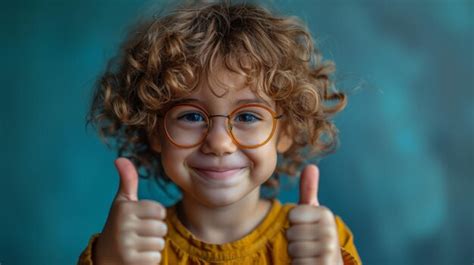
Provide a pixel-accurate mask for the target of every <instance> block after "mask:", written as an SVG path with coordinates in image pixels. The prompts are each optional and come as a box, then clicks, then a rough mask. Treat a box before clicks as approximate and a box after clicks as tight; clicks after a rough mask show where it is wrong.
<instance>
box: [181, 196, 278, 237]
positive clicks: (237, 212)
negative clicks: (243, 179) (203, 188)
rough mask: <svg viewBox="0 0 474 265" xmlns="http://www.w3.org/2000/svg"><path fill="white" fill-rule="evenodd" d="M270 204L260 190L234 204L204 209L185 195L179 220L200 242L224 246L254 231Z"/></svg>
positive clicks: (203, 206) (204, 206)
mask: <svg viewBox="0 0 474 265" xmlns="http://www.w3.org/2000/svg"><path fill="white" fill-rule="evenodd" d="M270 204H271V203H270V202H268V201H265V200H261V199H260V189H258V188H257V189H255V190H254V191H252V192H251V193H250V194H248V195H247V196H245V197H244V198H242V199H241V200H239V201H237V202H235V203H232V204H230V205H225V206H218V207H216V206H208V205H203V204H201V203H199V202H198V201H197V200H195V199H194V198H192V197H189V196H186V195H183V200H182V202H181V203H180V204H179V205H178V218H179V219H180V221H181V222H182V223H183V225H184V226H185V227H186V228H187V229H188V230H189V231H190V232H191V233H192V234H193V235H194V236H195V237H197V238H198V239H200V240H202V241H204V242H207V243H212V244H223V243H228V242H232V241H235V240H238V239H240V238H242V237H244V236H245V235H247V234H249V233H250V232H251V231H252V230H253V229H255V227H257V225H258V224H259V223H260V222H261V221H262V220H263V218H264V217H265V215H266V214H267V212H268V211H269V209H270V206H271V205H270ZM249 217H250V218H249Z"/></svg>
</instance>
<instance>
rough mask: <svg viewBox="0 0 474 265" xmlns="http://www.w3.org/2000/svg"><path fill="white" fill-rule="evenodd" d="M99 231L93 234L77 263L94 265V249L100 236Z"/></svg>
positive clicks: (79, 264)
mask: <svg viewBox="0 0 474 265" xmlns="http://www.w3.org/2000/svg"><path fill="white" fill-rule="evenodd" d="M99 235H100V234H99V233H97V234H94V235H92V236H91V238H90V240H89V244H87V247H86V249H85V250H84V251H83V252H82V253H81V256H79V260H78V261H77V265H93V264H94V263H93V262H92V249H93V247H94V244H95V242H96V241H97V239H98V238H99Z"/></svg>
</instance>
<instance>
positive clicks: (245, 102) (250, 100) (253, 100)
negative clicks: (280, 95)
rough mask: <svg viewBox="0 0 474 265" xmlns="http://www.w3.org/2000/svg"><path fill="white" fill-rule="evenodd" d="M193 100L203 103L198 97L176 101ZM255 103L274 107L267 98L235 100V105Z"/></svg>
mask: <svg viewBox="0 0 474 265" xmlns="http://www.w3.org/2000/svg"><path fill="white" fill-rule="evenodd" d="M191 102H197V103H202V101H201V100H199V99H196V98H183V99H180V100H178V101H176V103H191ZM253 103H257V104H264V105H266V106H267V107H269V108H273V107H272V106H271V105H270V103H268V102H267V101H266V100H263V99H259V98H251V99H240V100H237V101H235V102H234V105H242V104H253Z"/></svg>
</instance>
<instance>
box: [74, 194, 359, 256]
mask: <svg viewBox="0 0 474 265" xmlns="http://www.w3.org/2000/svg"><path fill="white" fill-rule="evenodd" d="M294 206H295V205H294V204H285V205H282V204H281V203H280V202H279V201H278V200H273V201H272V207H271V209H270V212H269V213H268V214H267V216H266V217H265V218H264V219H263V221H262V222H261V223H260V224H259V225H258V226H257V228H256V229H255V230H253V231H252V232H251V233H250V234H248V235H246V236H244V237H243V238H241V239H239V240H237V241H234V242H231V243H225V244H220V245H217V244H208V243H205V242H202V241H200V240H199V239H197V238H196V237H194V236H193V235H192V234H191V233H190V232H189V231H188V230H187V229H186V227H184V225H183V224H182V223H181V222H180V221H179V220H178V217H177V214H176V209H175V207H174V206H172V207H170V208H168V209H167V217H166V223H167V225H168V234H167V235H166V238H165V242H166V243H165V249H164V250H163V251H162V261H161V264H164V265H168V264H172V265H179V264H192V265H208V264H209V265H211V264H229V265H230V264H239V265H241V264H262V265H265V264H290V261H291V260H290V257H289V256H288V251H287V247H288V242H287V239H286V237H285V231H286V229H287V228H289V221H288V212H289V211H290V210H291V208H293V207H294ZM336 225H337V231H338V234H339V242H340V245H341V254H342V258H343V260H344V264H345V265H360V264H362V263H361V261H360V258H359V254H358V253H357V250H356V247H355V245H354V241H353V236H352V233H351V231H350V230H349V228H348V227H347V226H346V225H345V224H344V222H343V221H342V220H341V218H339V217H338V216H336ZM98 236H99V234H95V235H93V236H92V238H91V239H90V241H89V244H88V246H87V248H86V249H85V250H84V251H83V252H82V254H81V256H80V257H79V261H78V265H93V262H92V249H93V244H94V243H95V241H96V240H97V238H98Z"/></svg>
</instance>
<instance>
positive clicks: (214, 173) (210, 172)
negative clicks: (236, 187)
mask: <svg viewBox="0 0 474 265" xmlns="http://www.w3.org/2000/svg"><path fill="white" fill-rule="evenodd" d="M193 169H194V170H195V171H196V172H197V173H198V174H199V175H201V176H202V177H205V178H209V179H215V180H223V179H228V178H231V177H232V176H234V175H236V174H237V173H238V172H240V171H242V170H243V169H244V168H243V167H239V168H196V167H193Z"/></svg>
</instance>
